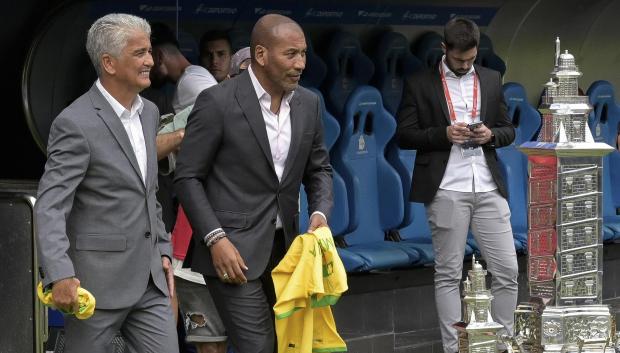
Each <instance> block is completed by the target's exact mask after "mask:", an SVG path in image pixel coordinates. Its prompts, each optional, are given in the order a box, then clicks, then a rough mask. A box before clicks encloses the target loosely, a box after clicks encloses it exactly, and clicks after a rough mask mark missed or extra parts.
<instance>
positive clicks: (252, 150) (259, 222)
mask: <svg viewBox="0 0 620 353" xmlns="http://www.w3.org/2000/svg"><path fill="white" fill-rule="evenodd" d="M290 106H291V114H290V115H291V133H292V136H291V144H290V148H289V153H288V157H287V160H286V166H285V169H284V173H283V176H282V181H281V182H278V177H277V175H276V172H275V169H274V166H273V160H272V157H271V150H270V147H269V141H268V139H267V130H266V128H265V121H264V119H263V116H262V113H261V109H260V106H259V103H258V98H257V96H256V92H255V91H254V87H253V86H252V82H251V80H250V76H249V73H248V72H247V71H246V72H244V73H243V74H241V75H239V76H237V77H235V78H233V79H230V80H227V81H224V82H223V83H221V84H219V85H217V86H214V87H211V88H209V89H206V90H205V91H203V92H202V93H201V94H200V96H198V98H197V100H196V104H195V105H194V109H193V111H192V113H191V114H190V116H189V119H188V123H187V128H186V131H185V137H184V139H183V142H182V144H181V151H180V152H179V155H178V157H177V166H176V171H175V190H176V192H177V196H178V197H179V200H180V201H181V204H182V206H183V208H184V210H185V212H186V214H187V216H188V218H189V221H190V223H191V225H192V228H193V230H194V241H195V242H196V246H195V247H194V252H193V260H192V268H193V269H194V270H196V271H198V272H201V273H204V274H206V275H209V276H216V273H215V270H214V268H213V262H212V260H211V253H210V251H209V249H208V248H207V247H206V246H205V245H204V242H203V238H204V236H205V235H207V234H208V233H209V232H211V231H212V230H214V229H216V228H220V227H221V228H223V229H224V231H225V232H226V234H227V235H228V237H229V239H230V241H231V242H232V243H233V244H234V245H235V246H236V247H237V249H238V250H239V253H240V254H241V256H242V257H243V259H244V261H245V263H246V265H247V266H248V267H249V270H248V271H247V273H246V274H245V275H246V277H247V278H248V280H252V279H256V278H258V277H259V276H260V275H261V274H262V273H263V271H264V270H265V268H266V266H267V262H268V260H269V256H270V254H271V248H272V245H273V237H274V233H275V227H276V216H277V214H278V212H279V215H280V219H281V220H282V225H283V228H284V233H285V237H286V243H287V246H288V245H290V243H291V242H292V241H293V238H294V237H295V236H296V235H297V234H298V233H299V229H298V228H299V226H298V209H299V206H298V195H299V188H300V186H301V183H302V181H303V184H304V186H305V189H306V191H307V193H308V204H309V211H310V212H314V211H320V212H323V213H324V214H325V215H326V216H327V217H329V212H330V210H331V207H332V203H333V201H332V178H331V172H332V169H331V166H330V164H329V155H328V153H327V150H326V149H325V146H324V143H323V127H322V122H321V111H320V104H319V99H318V97H317V96H316V95H315V94H314V93H312V92H310V91H308V90H307V89H305V88H302V87H299V88H298V89H297V90H295V93H294V95H293V98H292V99H291V102H290ZM304 231H305V229H304Z"/></svg>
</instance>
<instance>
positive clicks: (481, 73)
mask: <svg viewBox="0 0 620 353" xmlns="http://www.w3.org/2000/svg"><path fill="white" fill-rule="evenodd" d="M475 69H476V72H477V73H478V77H479V78H480V93H481V96H480V101H481V106H480V120H481V121H482V122H483V123H484V125H486V126H487V127H488V128H489V129H491V131H492V132H493V134H494V135H495V140H494V141H493V142H489V143H487V144H485V145H483V146H482V149H483V150H484V157H485V159H486V162H487V165H488V166H489V170H490V171H491V175H492V176H493V180H494V181H495V184H496V185H497V188H498V191H499V192H500V194H501V195H502V196H504V197H506V196H507V194H506V187H505V186H504V181H503V179H502V175H501V172H500V169H499V164H498V161H497V154H496V153H495V148H499V147H503V146H507V145H509V144H510V143H512V141H513V140H514V139H515V131H514V128H513V126H512V123H511V122H510V118H509V117H508V113H507V111H506V103H505V102H504V95H503V93H502V78H501V76H500V74H499V72H497V71H493V70H490V69H487V68H485V67H482V66H478V65H475ZM397 120H398V128H397V131H396V134H397V137H398V144H399V146H400V147H401V148H407V149H416V150H417V156H416V159H415V167H414V168H413V181H412V184H411V186H412V187H411V195H410V197H411V201H414V202H423V203H429V202H431V201H432V200H433V198H434V197H435V194H436V193H437V190H438V189H439V185H440V184H441V180H442V179H443V175H444V173H445V171H446V166H447V164H448V158H449V157H450V149H451V148H452V143H451V142H450V141H449V140H448V136H447V134H446V128H447V127H448V125H450V115H449V112H448V104H447V103H446V98H445V95H444V92H443V85H442V83H441V76H440V75H439V69H438V66H437V67H436V68H434V69H432V70H425V71H421V72H418V73H415V74H414V75H413V76H411V77H409V78H408V79H407V81H406V82H405V87H404V89H403V98H402V101H401V103H400V108H399V109H398V114H397Z"/></svg>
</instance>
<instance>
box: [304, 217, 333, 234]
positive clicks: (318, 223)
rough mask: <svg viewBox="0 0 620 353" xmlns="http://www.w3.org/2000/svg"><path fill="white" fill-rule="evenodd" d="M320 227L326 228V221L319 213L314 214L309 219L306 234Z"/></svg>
mask: <svg viewBox="0 0 620 353" xmlns="http://www.w3.org/2000/svg"><path fill="white" fill-rule="evenodd" d="M320 227H328V225H327V220H326V219H325V217H323V216H322V215H321V214H319V213H315V214H313V215H312V216H311V217H310V225H309V226H308V231H307V232H306V233H312V232H314V230H315V229H317V228H320Z"/></svg>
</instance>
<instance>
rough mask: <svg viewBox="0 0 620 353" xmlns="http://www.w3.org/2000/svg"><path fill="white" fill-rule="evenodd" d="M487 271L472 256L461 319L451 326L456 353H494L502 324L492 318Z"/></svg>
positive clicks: (464, 282) (464, 289)
mask: <svg viewBox="0 0 620 353" xmlns="http://www.w3.org/2000/svg"><path fill="white" fill-rule="evenodd" d="M486 274H487V271H486V270H484V269H483V268H482V265H480V263H478V261H476V257H475V256H473V257H472V269H471V270H469V272H468V276H467V279H466V280H465V281H463V294H464V298H463V321H461V322H459V323H457V324H455V325H454V327H455V328H456V330H457V331H458V336H459V353H497V343H498V342H499V341H500V337H498V335H497V332H498V331H499V330H501V329H502V328H503V326H502V325H500V324H498V323H497V322H495V321H493V318H492V317H491V300H493V296H492V295H491V292H490V291H489V290H488V289H487V286H486Z"/></svg>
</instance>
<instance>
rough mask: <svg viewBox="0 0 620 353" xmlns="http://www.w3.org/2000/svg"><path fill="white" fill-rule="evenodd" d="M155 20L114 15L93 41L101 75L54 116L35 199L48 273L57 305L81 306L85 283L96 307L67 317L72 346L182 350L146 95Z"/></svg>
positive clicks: (154, 114) (153, 122) (153, 120)
mask: <svg viewBox="0 0 620 353" xmlns="http://www.w3.org/2000/svg"><path fill="white" fill-rule="evenodd" d="M150 32H151V29H150V26H149V24H148V23H147V22H146V21H145V20H144V19H142V18H139V17H136V16H132V15H125V14H110V15H106V16H104V17H102V18H100V19H98V20H97V21H95V23H94V24H93V25H92V26H91V28H90V30H89V31H88V37H87V42H86V49H87V51H88V54H89V56H90V58H91V60H92V62H93V65H94V66H95V69H96V71H97V75H98V77H99V79H98V80H97V81H96V82H95V84H94V85H93V86H92V87H91V89H90V90H89V91H88V92H87V93H85V94H84V95H82V96H81V97H79V98H78V99H77V100H75V101H74V102H73V103H72V104H71V105H70V106H69V107H67V108H66V109H65V110H63V111H62V112H61V113H60V115H58V117H57V118H56V119H55V120H54V122H53V124H52V127H51V130H50V135H49V141H48V159H47V163H46V165H45V173H44V174H43V177H42V178H41V181H40V183H39V193H38V200H37V203H36V207H35V213H36V226H37V227H36V228H37V237H38V241H39V244H38V249H39V259H40V262H41V265H42V267H41V269H40V270H41V276H42V277H43V285H44V286H52V293H53V297H54V302H55V305H56V306H57V307H60V308H63V309H71V308H74V307H75V306H76V301H77V294H76V290H77V287H78V286H80V285H81V286H82V287H84V288H86V289H87V290H89V291H90V292H92V293H93V295H94V296H95V298H96V300H97V308H96V310H95V314H94V315H93V316H92V317H91V318H89V319H87V320H77V319H76V318H75V317H73V316H68V317H67V318H66V320H65V331H66V348H65V352H67V353H84V352H89V353H99V352H101V353H103V352H111V349H112V347H111V342H112V340H113V339H114V337H115V336H116V335H117V334H119V333H120V334H121V335H122V336H123V337H124V339H125V342H126V343H127V347H128V348H129V351H130V352H166V353H169V352H173V353H174V352H178V344H177V336H176V330H175V327H174V320H173V317H172V310H171V306H170V299H169V293H173V292H174V287H173V281H172V270H171V268H170V257H171V256H170V253H171V247H170V239H169V235H168V234H166V232H165V230H164V225H163V223H162V221H161V209H160V206H159V204H158V202H157V201H156V199H155V191H156V189H157V160H156V152H155V136H156V130H157V123H158V119H159V112H158V110H157V108H156V107H155V105H154V104H153V103H151V102H149V101H147V100H146V99H142V98H141V97H140V96H139V95H138V93H139V92H140V91H142V90H143V89H144V88H146V87H148V86H149V85H150V80H149V71H150V69H151V67H152V66H153V59H152V57H151V43H150V38H149V37H150Z"/></svg>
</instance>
